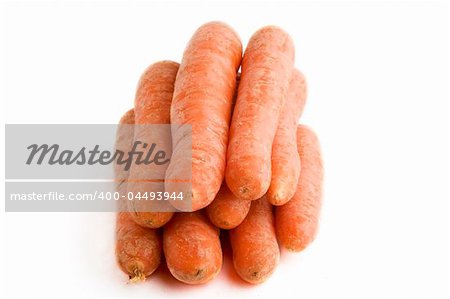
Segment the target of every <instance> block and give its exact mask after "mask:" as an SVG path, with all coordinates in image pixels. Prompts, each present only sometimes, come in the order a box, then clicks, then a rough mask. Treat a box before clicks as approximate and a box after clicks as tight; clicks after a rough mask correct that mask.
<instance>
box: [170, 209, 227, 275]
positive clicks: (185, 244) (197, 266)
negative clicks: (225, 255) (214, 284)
mask: <svg viewBox="0 0 450 299" xmlns="http://www.w3.org/2000/svg"><path fill="white" fill-rule="evenodd" d="M163 247H164V254H165V256H166V262H167V267H168V268H169V270H170V273H172V275H173V276H174V277H175V278H176V279H178V280H179V281H182V282H184V283H187V284H202V283H206V282H208V281H210V280H211V279H213V278H214V277H215V276H216V275H217V274H218V273H219V271H220V269H221V268H222V248H221V246H220V240H219V230H218V229H217V228H215V227H214V226H213V225H212V224H211V223H210V222H209V221H208V220H207V219H206V218H205V217H204V216H203V215H202V214H201V213H200V211H198V212H192V213H182V212H180V213H177V214H176V215H175V217H174V218H173V219H172V220H171V221H170V222H169V223H168V224H167V225H166V226H164V231H163Z"/></svg>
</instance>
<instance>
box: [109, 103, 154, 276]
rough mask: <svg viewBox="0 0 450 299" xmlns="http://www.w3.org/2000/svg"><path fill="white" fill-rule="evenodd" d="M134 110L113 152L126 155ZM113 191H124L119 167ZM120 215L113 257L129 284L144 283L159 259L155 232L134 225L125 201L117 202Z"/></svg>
mask: <svg viewBox="0 0 450 299" xmlns="http://www.w3.org/2000/svg"><path fill="white" fill-rule="evenodd" d="M133 124H134V109H131V110H129V111H128V112H127V113H125V115H124V116H123V117H122V118H121V120H120V123H119V127H118V130H117V135H116V145H115V148H116V150H122V151H124V152H128V151H129V150H130V149H131V147H132V143H133V138H134V127H133V126H121V125H133ZM114 170H115V175H116V190H117V192H119V193H120V194H121V195H123V194H124V192H125V191H126V187H124V186H126V184H123V183H124V182H125V181H126V180H127V176H128V172H129V171H127V170H125V169H124V168H123V166H119V165H115V169H114ZM118 205H119V206H118V208H119V210H120V212H118V213H117V217H116V246H115V247H116V248H115V249H116V258H117V262H118V264H119V266H120V268H121V269H122V271H123V272H125V273H126V274H127V275H128V276H129V278H130V281H132V282H137V281H141V280H144V279H145V277H147V276H149V275H151V274H152V273H153V272H154V271H155V270H156V268H157V267H158V265H159V263H160V260H161V252H162V244H161V240H160V237H159V236H158V234H157V232H156V230H153V229H146V228H143V227H141V226H139V225H137V224H136V223H135V222H134V221H133V219H132V218H131V215H130V213H128V212H124V210H126V202H124V201H119V203H118Z"/></svg>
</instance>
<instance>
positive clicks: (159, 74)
mask: <svg viewBox="0 0 450 299" xmlns="http://www.w3.org/2000/svg"><path fill="white" fill-rule="evenodd" d="M178 67H179V64H178V63H176V62H173V61H161V62H157V63H154V64H152V65H151V66H150V67H148V68H147V70H146V71H145V72H144V74H143V75H142V76H141V78H140V81H139V84H138V87H137V90H136V97H135V101H134V106H135V108H134V110H135V119H136V125H138V126H136V129H135V134H134V135H135V136H134V139H135V141H142V142H149V143H150V142H151V141H152V142H155V143H156V145H157V146H158V149H159V150H163V151H164V152H165V153H166V154H167V157H170V155H171V152H172V144H171V136H170V130H165V129H151V130H150V129H149V127H146V126H139V125H150V124H170V105H171V103H172V95H173V88H174V82H175V78H176V75H177V71H178ZM167 166H168V164H163V165H155V164H149V165H145V164H137V163H133V164H132V166H131V170H130V179H133V180H139V179H140V180H150V179H153V182H152V183H151V184H149V183H148V182H144V183H143V182H142V181H131V182H128V188H129V189H128V192H133V194H135V195H136V194H138V192H140V193H141V194H143V193H144V192H164V182H163V179H164V177H165V172H166V169H167ZM155 179H156V180H155ZM157 205H158V206H157ZM164 205H169V204H168V203H167V201H165V202H162V201H158V202H155V201H150V200H146V201H145V200H142V201H138V200H133V201H129V210H130V211H132V212H133V213H132V217H133V219H134V221H135V222H136V223H138V224H139V225H142V226H144V227H149V228H158V227H161V226H163V225H164V224H165V223H167V222H168V221H169V220H170V218H172V216H173V212H160V211H161V210H168V209H167V207H165V206H164ZM157 209H158V210H159V211H157V212H156V211H155V210H157Z"/></svg>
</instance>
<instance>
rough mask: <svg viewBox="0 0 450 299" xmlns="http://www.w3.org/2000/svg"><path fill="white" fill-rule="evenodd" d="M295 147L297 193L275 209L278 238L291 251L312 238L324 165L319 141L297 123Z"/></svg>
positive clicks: (315, 230) (299, 247)
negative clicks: (298, 171)
mask: <svg viewBox="0 0 450 299" xmlns="http://www.w3.org/2000/svg"><path fill="white" fill-rule="evenodd" d="M297 147H298V154H299V156H300V160H301V163H302V170H301V172H300V180H299V182H298V185H297V192H296V193H295V195H294V197H293V198H292V199H291V200H290V201H289V202H288V203H286V204H285V205H283V206H280V207H277V208H276V212H275V219H276V230H277V237H278V241H279V242H280V244H281V245H282V246H283V247H285V248H287V249H288V250H291V251H301V250H303V249H304V248H305V247H306V246H308V245H309V244H310V243H311V242H312V241H313V240H314V237H315V235H316V233H317V227H318V221H319V213H320V207H321V202H322V183H323V164H322V158H321V154H320V146H319V141H318V139H317V136H316V135H315V134H314V132H313V131H311V129H309V128H308V127H306V126H303V125H300V126H298V129H297Z"/></svg>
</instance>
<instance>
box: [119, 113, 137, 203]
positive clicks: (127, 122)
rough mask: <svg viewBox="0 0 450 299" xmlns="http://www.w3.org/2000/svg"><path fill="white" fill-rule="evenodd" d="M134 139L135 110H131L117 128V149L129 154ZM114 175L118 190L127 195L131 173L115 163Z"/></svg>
mask: <svg viewBox="0 0 450 299" xmlns="http://www.w3.org/2000/svg"><path fill="white" fill-rule="evenodd" d="M133 139H134V109H130V110H128V111H127V112H126V113H125V114H124V115H123V116H122V118H121V119H120V122H119V125H118V126H117V132H116V140H115V149H116V150H117V151H122V152H123V153H127V152H128V151H129V150H130V149H131V147H132V144H133ZM114 175H115V177H116V180H115V181H116V189H117V190H118V191H120V192H121V195H125V193H126V181H127V179H128V175H129V171H127V170H125V168H124V167H123V165H120V164H117V163H115V164H114Z"/></svg>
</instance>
